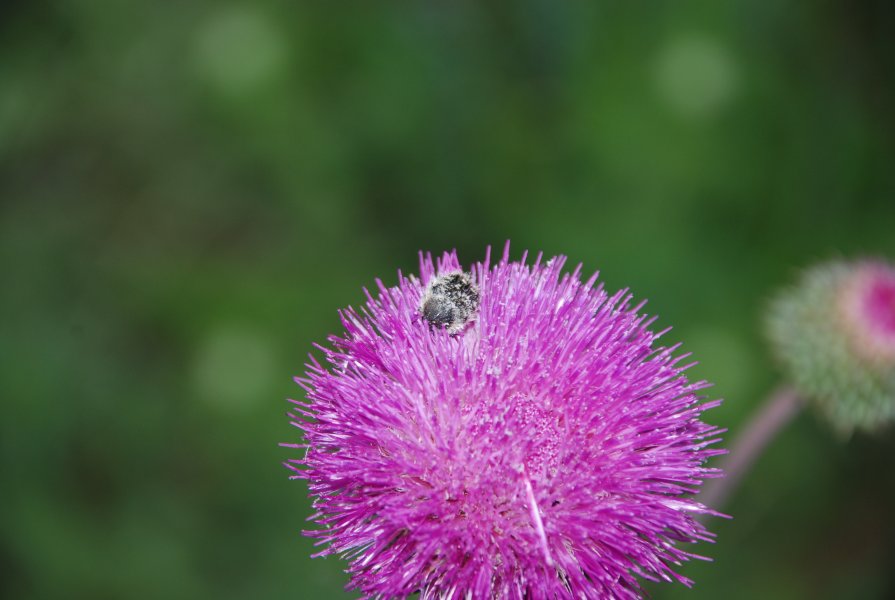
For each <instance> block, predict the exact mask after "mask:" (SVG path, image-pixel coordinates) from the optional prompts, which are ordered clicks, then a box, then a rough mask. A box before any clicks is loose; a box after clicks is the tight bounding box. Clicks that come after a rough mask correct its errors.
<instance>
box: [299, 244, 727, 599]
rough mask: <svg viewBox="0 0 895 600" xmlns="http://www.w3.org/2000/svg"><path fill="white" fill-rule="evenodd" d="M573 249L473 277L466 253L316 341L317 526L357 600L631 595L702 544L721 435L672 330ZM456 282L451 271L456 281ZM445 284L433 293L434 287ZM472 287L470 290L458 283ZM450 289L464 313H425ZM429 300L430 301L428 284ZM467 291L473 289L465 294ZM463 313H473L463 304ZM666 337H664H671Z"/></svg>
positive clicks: (447, 258) (309, 381)
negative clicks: (705, 496) (699, 495)
mask: <svg viewBox="0 0 895 600" xmlns="http://www.w3.org/2000/svg"><path fill="white" fill-rule="evenodd" d="M564 263H565V257H561V256H560V257H557V258H554V259H551V260H549V261H547V262H546V263H544V262H542V256H541V255H540V254H539V255H538V257H537V259H536V260H535V262H534V264H532V265H527V264H526V255H523V257H522V259H521V260H520V261H519V262H510V261H509V244H507V246H506V248H505V249H504V254H503V258H502V259H501V260H500V262H499V263H498V264H497V265H491V264H490V248H489V249H488V253H487V255H486V257H485V260H484V261H483V262H481V263H477V264H475V265H473V266H472V268H471V269H470V271H469V274H468V275H462V270H461V267H460V264H459V262H458V260H457V256H456V252H453V253H446V254H444V255H443V256H442V257H441V259H440V260H438V261H437V265H436V264H433V260H432V257H431V255H423V254H422V253H421V254H420V279H419V280H418V279H416V278H415V277H412V276H411V277H409V278H407V277H404V276H402V275H401V274H400V273H399V274H398V278H399V283H398V286H397V287H393V288H387V287H385V285H384V284H383V283H382V282H381V281H379V280H377V281H376V283H377V285H378V286H379V294H378V296H376V297H374V296H373V295H371V294H370V293H369V292H367V293H366V294H367V303H366V306H365V307H364V308H362V309H361V311H360V312H358V311H355V310H354V309H352V308H348V309H345V310H343V311H341V313H340V314H341V317H342V323H343V324H344V327H345V333H344V335H343V336H341V337H340V336H331V337H330V338H329V341H330V343H331V344H332V348H325V347H322V346H318V348H319V349H320V350H321V351H322V352H323V353H324V354H325V356H326V360H327V361H328V363H329V365H330V366H329V367H328V368H327V367H324V366H323V365H321V364H320V363H319V362H317V360H315V359H314V357H313V356H312V357H311V362H310V364H309V365H307V369H308V371H307V374H306V376H305V377H304V378H297V379H296V381H297V382H298V383H299V384H300V385H301V386H302V387H303V388H305V390H306V391H307V398H308V399H307V402H298V401H292V402H293V403H294V404H295V406H296V408H295V412H294V413H293V414H291V415H290V416H291V417H292V419H293V425H295V426H296V427H298V428H300V429H301V430H302V431H303V432H304V437H305V442H306V443H304V444H287V445H288V446H290V447H293V448H301V449H303V450H304V451H305V455H304V458H300V459H293V460H290V461H288V462H287V466H289V467H290V468H291V469H292V470H293V471H294V472H295V474H294V476H293V478H298V479H305V480H307V481H308V486H309V489H310V493H311V495H312V496H313V498H314V507H315V509H316V510H317V513H316V514H315V515H314V516H313V517H312V519H313V520H315V521H316V522H317V523H318V524H319V525H321V526H322V529H316V530H313V531H309V532H306V534H307V535H310V536H311V537H314V538H317V540H318V544H319V545H323V546H324V548H323V550H322V551H321V552H320V553H319V554H318V555H315V556H323V555H329V554H340V555H342V556H344V557H345V558H347V559H348V560H349V562H350V566H349V568H348V573H349V574H350V576H351V581H350V584H349V588H355V589H359V590H361V591H362V592H363V594H364V597H365V598H387V597H399V598H406V597H408V596H410V595H411V594H414V593H419V594H420V598H422V599H429V598H433V599H434V598H438V599H449V598H486V599H487V598H518V599H520V600H521V599H522V598H532V599H538V598H638V597H640V595H641V590H640V587H639V584H638V579H637V577H638V576H639V577H643V578H645V579H649V580H666V581H670V580H672V579H676V580H678V581H681V582H683V583H684V584H687V585H690V583H691V582H690V581H689V580H688V579H687V578H685V577H683V576H681V575H679V574H677V573H676V572H675V570H674V566H676V565H680V564H681V563H682V562H684V561H686V560H688V559H690V558H702V557H699V556H697V555H695V554H692V553H690V552H688V551H685V550H683V549H681V548H679V547H678V544H679V543H687V542H697V541H710V540H711V539H712V534H710V533H709V532H707V531H706V530H705V529H704V527H703V526H702V525H701V524H700V523H698V522H697V521H696V520H695V519H694V518H693V514H694V513H710V514H715V513H713V512H712V511H710V510H709V509H708V508H706V507H705V506H703V505H702V504H700V503H699V502H697V501H695V500H694V499H693V498H692V497H691V495H692V494H694V493H695V492H696V491H697V490H698V488H699V486H700V485H701V483H702V480H703V479H705V478H708V477H715V476H718V475H719V472H718V470H717V469H713V468H708V467H705V466H704V463H705V461H706V460H707V459H708V458H709V457H711V456H714V455H716V454H720V453H722V452H723V451H721V450H717V449H712V448H710V445H711V444H713V443H715V442H717V441H718V438H717V436H718V434H720V433H721V430H720V429H718V428H716V427H713V426H710V425H707V424H705V423H703V422H702V421H701V420H700V416H701V413H702V412H703V411H704V410H706V409H708V408H711V407H713V406H716V405H717V404H718V401H713V402H703V401H702V399H701V397H700V396H699V395H697V392H698V391H699V390H701V389H703V388H705V387H707V386H708V384H707V383H706V382H702V381H700V382H696V383H691V382H688V380H687V378H686V377H685V375H684V373H683V372H684V370H685V369H686V368H687V367H688V366H689V365H684V366H681V365H680V364H679V363H680V362H681V360H682V359H683V358H685V357H686V356H687V355H682V356H677V357H675V356H674V355H673V353H674V351H675V350H676V349H677V346H673V347H671V348H662V347H657V346H656V345H655V341H656V339H657V338H658V337H659V336H660V335H661V333H653V332H651V331H649V329H648V326H649V325H650V324H651V323H652V321H653V319H648V318H647V317H646V316H644V315H640V314H638V313H639V311H640V309H641V308H642V306H643V303H640V304H637V305H635V306H632V305H631V295H630V294H629V293H628V292H627V290H622V291H620V292H618V293H616V294H614V295H612V296H609V295H608V294H607V293H606V292H604V291H603V287H602V284H601V285H600V286H598V287H594V284H595V283H596V279H597V275H596V274H595V275H594V276H593V277H591V278H590V279H589V280H587V281H586V282H584V283H582V282H581V280H580V277H579V276H580V273H581V266H580V265H579V266H578V268H576V269H575V271H574V272H572V273H566V274H562V273H561V270H562V267H563V265H564ZM458 274H459V276H458ZM435 284H438V285H442V287H441V288H439V287H438V285H435ZM467 284H469V285H467ZM448 285H453V286H454V288H453V289H455V290H460V291H459V292H457V293H458V294H459V297H460V300H459V301H458V302H459V305H461V306H460V308H461V309H462V310H459V311H458V312H456V314H454V313H451V314H454V317H455V318H453V320H452V319H451V318H448V317H445V316H444V315H445V314H447V313H446V312H445V311H449V309H450V308H451V306H452V305H450V304H448V305H442V304H437V303H436V304H433V303H432V295H433V293H437V290H439V289H442V288H443V287H444V286H448ZM433 290H435V292H433ZM464 290H465V291H464ZM464 302H465V304H464ZM662 333H664V332H662Z"/></svg>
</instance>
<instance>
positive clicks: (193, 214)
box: [0, 0, 895, 600]
mask: <svg viewBox="0 0 895 600" xmlns="http://www.w3.org/2000/svg"><path fill="white" fill-rule="evenodd" d="M893 40H895V5H893V4H891V3H888V2H884V1H883V0H852V1H848V0H819V1H817V2H797V1H794V0H728V1H721V2H719V1H717V0H679V1H677V2H664V1H658V2H656V1H653V2H645V1H641V0H630V1H626V2H621V1H614V0H613V1H606V0H598V1H595V2H589V3H562V2H548V1H546V0H524V1H522V2H518V3H515V4H514V5H512V6H507V5H504V4H501V3H495V2H481V3H476V2H468V1H463V0H460V1H458V2H419V3H373V2H368V3H351V4H348V5H341V4H340V5H339V7H334V6H333V5H332V3H323V2H307V3H293V2H287V1H285V0H264V1H257V2H252V3H249V2H244V3H238V2H225V3H218V2H209V1H201V0H188V1H185V2H179V3H164V2H148V1H145V0H144V1H136V0H124V1H117V2H112V1H110V0H95V1H92V2H63V1H57V2H52V1H49V0H45V1H37V2H22V1H18V2H16V1H11V2H3V3H0V268H2V275H3V293H2V295H0V306H2V335H0V353H2V361H0V397H2V410H3V417H2V419H0V478H2V479H0V490H2V491H0V506H2V510H0V573H2V574H3V575H2V579H0V591H2V595H3V597H8V598H91V599H103V598H134V599H141V598H175V599H176V598H202V597H209V598H210V597H214V598H221V599H225V598H247V597H252V598H337V597H349V596H348V595H345V594H343V593H342V592H340V590H341V588H342V586H343V585H344V583H345V581H346V577H345V576H344V575H343V573H342V572H341V571H342V569H343V568H344V564H343V563H342V562H340V561H339V560H336V559H326V560H315V561H311V559H309V558H308V557H309V555H310V554H311V552H312V547H311V544H310V542H309V541H308V540H306V539H305V538H302V537H301V536H300V533H299V532H300V530H301V529H302V528H303V527H304V526H305V518H306V517H307V516H308V515H309V514H310V511H309V506H308V502H307V500H306V487H305V486H304V484H302V483H295V482H290V481H288V480H287V472H286V471H285V470H284V469H283V468H282V467H281V466H280V464H279V463H280V461H281V460H283V459H285V458H286V457H287V456H288V455H289V453H288V452H287V451H286V450H284V449H281V448H279V447H278V446H277V443H278V442H280V441H289V440H294V439H295V438H296V437H297V435H296V432H295V431H294V430H293V429H291V428H290V427H289V426H288V424H287V420H286V418H285V417H284V413H285V411H286V408H287V407H286V402H285V398H286V397H289V396H294V395H298V394H300V390H299V389H298V388H297V387H296V386H294V384H292V382H291V379H290V378H291V376H292V375H295V374H298V373H300V372H301V371H302V364H303V362H304V357H305V354H306V352H307V351H308V350H309V349H310V348H311V343H312V342H313V341H320V340H323V339H324V338H325V336H326V335H327V334H328V333H330V332H333V331H336V330H337V329H338V321H337V317H336V312H335V311H336V308H338V307H341V306H344V305H347V304H355V305H356V304H358V303H360V302H361V301H362V298H363V295H362V293H361V287H362V286H365V285H367V286H369V285H371V284H372V282H373V278H374V277H376V276H381V277H383V278H384V280H385V281H386V283H394V282H395V281H396V276H395V271H396V269H398V268H400V269H402V270H404V271H405V272H410V271H413V270H414V269H415V264H416V251H417V250H418V249H420V248H424V249H431V250H434V251H441V250H443V249H447V248H452V247H457V248H458V249H459V251H460V255H461V259H462V260H464V261H466V262H470V261H473V260H478V259H480V258H481V257H482V256H483V254H484V248H485V246H486V245H487V244H496V245H500V244H502V243H503V241H504V240H505V239H507V238H510V239H512V241H513V244H514V248H515V252H516V253H518V252H521V250H522V249H524V248H531V249H542V250H544V251H545V252H546V253H548V254H555V253H564V254H567V255H569V256H570V258H571V259H572V261H573V263H574V262H578V261H581V262H584V264H585V266H586V267H587V268H588V269H596V268H599V269H601V270H602V272H603V277H604V280H605V281H606V282H607V285H608V287H609V288H610V289H617V288H619V287H622V286H630V287H631V288H632V289H633V290H634V292H635V293H636V294H637V296H639V297H647V298H649V299H650V300H651V302H650V304H649V309H650V310H651V311H654V312H655V313H658V314H660V315H661V318H660V321H659V323H660V324H662V325H669V324H673V325H674V326H675V330H674V332H673V333H672V334H671V335H673V336H674V337H675V338H676V339H681V340H683V341H684V342H685V348H687V349H689V350H690V351H692V352H694V354H695V357H696V358H697V359H698V360H699V361H701V362H700V365H699V366H698V367H696V368H694V369H693V376H694V377H705V378H708V379H711V380H712V381H714V382H716V384H717V385H716V387H715V388H714V393H715V394H717V395H718V396H721V397H724V398H725V399H726V402H725V404H724V405H723V407H722V408H720V409H718V410H716V411H713V413H714V414H711V419H714V422H716V423H719V424H722V425H724V426H726V427H729V428H730V429H731V431H732V432H736V431H737V430H738V428H739V427H740V425H741V423H742V422H743V420H744V418H745V417H746V415H747V414H748V413H749V412H750V411H751V410H752V409H753V408H754V407H755V405H756V402H757V401H758V399H759V398H761V397H762V396H763V395H764V394H765V393H766V392H767V391H768V390H769V389H770V388H771V387H772V386H773V385H774V383H775V379H776V377H777V375H776V373H775V370H774V368H773V365H772V364H771V363H770V361H769V359H768V357H767V353H766V349H765V346H764V343H763V341H762V339H761V332H760V331H759V330H758V327H757V324H758V322H759V314H760V311H761V309H762V306H763V305H764V303H765V302H766V299H767V297H768V296H769V294H770V293H771V292H772V291H773V290H774V289H775V288H776V287H777V286H779V285H781V284H784V283H786V282H789V281H790V280H791V279H792V278H793V275H794V273H795V272H796V270H797V269H799V268H801V267H802V266H804V265H808V264H810V263H812V262H813V261H816V260H818V259H822V258H828V257H830V256H831V255H838V254H841V255H845V256H857V255H864V254H882V255H888V256H895V235H893V233H895V169H893V165H895V111H893V107H895V42H893ZM517 255H518V254H517ZM893 457H895V434H893V433H891V432H890V433H889V434H887V435H880V436H877V437H867V436H858V437H856V438H854V439H852V440H848V441H843V440H837V439H834V437H833V436H832V435H831V434H830V432H829V431H828V430H827V429H826V428H825V426H824V425H823V424H822V423H820V422H819V421H818V420H816V419H814V418H812V417H811V416H810V415H803V416H802V417H800V418H799V419H798V420H797V422H796V423H795V424H794V425H793V426H792V427H791V428H790V429H789V430H788V431H786V432H785V433H784V434H783V436H782V437H781V438H780V439H779V440H778V441H777V442H776V443H775V444H774V445H773V446H772V447H771V449H770V451H769V452H768V453H767V454H766V455H765V457H764V458H763V459H762V460H761V461H760V462H759V463H758V464H757V466H756V469H755V471H754V472H753V474H752V476H751V477H750V478H749V479H748V480H747V481H746V484H745V487H744V488H743V489H742V491H741V493H740V495H739V497H738V498H737V500H736V501H735V502H734V503H733V504H732V505H731V506H730V507H728V508H729V512H731V513H732V514H733V515H734V516H735V519H733V520H732V521H729V522H719V523H717V524H715V525H714V528H715V530H716V531H717V532H718V533H719V536H718V543H717V544H715V545H714V546H708V545H703V546H702V547H699V548H696V551H697V552H698V553H701V554H706V555H710V556H712V557H714V558H715V562H714V563H711V564H707V563H693V564H690V565H687V566H686V567H685V568H684V573H685V574H687V575H689V576H691V577H693V578H694V579H695V580H696V582H697V584H696V587H695V588H694V589H692V590H687V589H686V588H684V587H683V586H680V585H670V584H660V585H652V584H650V585H649V586H648V588H649V590H650V593H651V594H652V595H653V597H655V598H688V599H691V600H695V599H696V598H718V597H723V598H726V599H728V600H735V599H740V598H742V599H746V598H749V599H751V598H812V599H825V598H830V599H832V598H891V597H893V596H895V515H893V511H892V507H893V506H895V466H893V463H892V460H893Z"/></svg>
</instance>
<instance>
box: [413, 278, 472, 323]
mask: <svg viewBox="0 0 895 600" xmlns="http://www.w3.org/2000/svg"><path fill="white" fill-rule="evenodd" d="M478 308H479V290H478V288H477V287H476V286H475V285H474V284H473V283H472V280H471V279H470V278H469V275H467V274H466V273H463V272H462V271H456V272H454V273H448V274H446V275H439V276H438V277H435V278H433V279H432V280H431V281H430V282H429V285H428V286H426V292H425V293H424V294H423V300H422V302H421V303H420V313H421V314H422V315H423V318H424V319H426V320H427V321H428V322H429V326H430V327H438V328H439V329H441V328H446V329H447V330H448V333H451V334H456V333H460V332H461V331H462V330H463V328H464V327H466V324H467V323H469V322H470V321H472V319H473V318H474V317H475V313H476V311H477V310H478Z"/></svg>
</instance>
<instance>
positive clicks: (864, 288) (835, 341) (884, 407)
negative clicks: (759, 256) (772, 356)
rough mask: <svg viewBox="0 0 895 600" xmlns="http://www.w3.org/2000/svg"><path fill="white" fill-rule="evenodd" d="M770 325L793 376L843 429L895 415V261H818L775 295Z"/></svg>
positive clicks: (885, 421) (805, 393)
mask: <svg viewBox="0 0 895 600" xmlns="http://www.w3.org/2000/svg"><path fill="white" fill-rule="evenodd" d="M767 329H768V334H769V338H770V340H771V343H772V345H773V347H774V350H775V353H776V355H777V357H778V358H779V360H780V362H781V363H782V365H783V367H784V369H785V370H786V372H787V374H788V375H789V377H790V378H791V379H792V382H793V384H794V385H795V386H796V387H797V388H798V389H799V391H800V392H801V393H802V395H803V396H804V397H805V398H806V399H807V400H808V401H810V402H811V403H812V404H813V405H814V406H816V407H817V408H818V409H819V410H820V412H821V413H822V414H823V415H824V416H825V417H826V418H827V419H828V420H829V421H830V422H831V424H832V425H833V426H834V427H835V428H836V429H837V430H838V431H839V432H841V433H844V434H848V433H849V432H851V431H852V430H853V429H864V430H874V429H878V428H880V427H882V426H885V425H887V424H888V423H890V422H892V420H893V419H895V267H893V266H892V265H889V264H886V263H885V262H882V261H871V260H864V261H857V262H843V261H837V262H832V263H827V264H823V265H819V266H816V267H814V268H812V269H810V270H809V271H807V272H806V273H804V275H803V276H802V278H801V280H800V281H799V283H798V284H797V285H796V286H795V287H793V288H791V289H788V290H786V291H784V292H783V293H781V294H780V295H779V296H778V297H777V299H776V300H775V301H774V303H773V304H772V305H771V307H770V310H769V312H768V328H767Z"/></svg>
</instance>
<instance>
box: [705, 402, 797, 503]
mask: <svg viewBox="0 0 895 600" xmlns="http://www.w3.org/2000/svg"><path fill="white" fill-rule="evenodd" d="M801 408H802V399H801V398H800V397H799V394H798V393H797V392H796V391H795V390H794V389H792V388H791V387H787V386H784V387H780V388H777V389H776V390H774V391H773V392H772V393H771V395H770V396H769V397H768V399H767V400H765V402H764V404H763V405H762V406H761V407H760V408H759V409H758V412H756V414H755V415H753V416H752V419H751V420H750V421H749V422H748V423H747V425H746V427H745V429H743V430H742V431H741V433H740V434H739V435H738V436H737V437H736V438H735V439H734V441H733V445H732V447H731V449H730V453H729V454H727V455H726V456H725V457H724V458H723V459H722V461H721V464H720V465H719V466H720V468H721V469H722V470H723V471H724V477H722V478H719V479H713V480H712V481H710V482H709V483H708V484H706V486H705V490H703V492H702V493H701V494H699V501H700V502H702V503H703V504H705V505H706V506H708V507H710V508H712V509H714V510H720V509H722V508H723V506H724V503H725V502H726V501H727V499H728V497H729V496H730V495H731V494H732V493H733V491H734V490H736V489H737V487H739V484H740V480H742V478H743V476H744V475H745V474H746V473H747V472H748V471H749V469H750V468H751V467H752V463H754V462H755V460H756V459H757V458H758V457H759V455H760V454H761V453H762V451H763V450H764V449H765V447H766V446H767V444H768V443H769V442H770V441H771V440H772V439H773V438H774V437H775V436H776V435H777V433H778V432H779V431H780V430H781V429H782V428H783V427H784V426H786V425H787V424H788V423H789V422H790V421H792V419H793V417H795V415H796V414H797V413H798V412H799V410H800V409H801Z"/></svg>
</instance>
